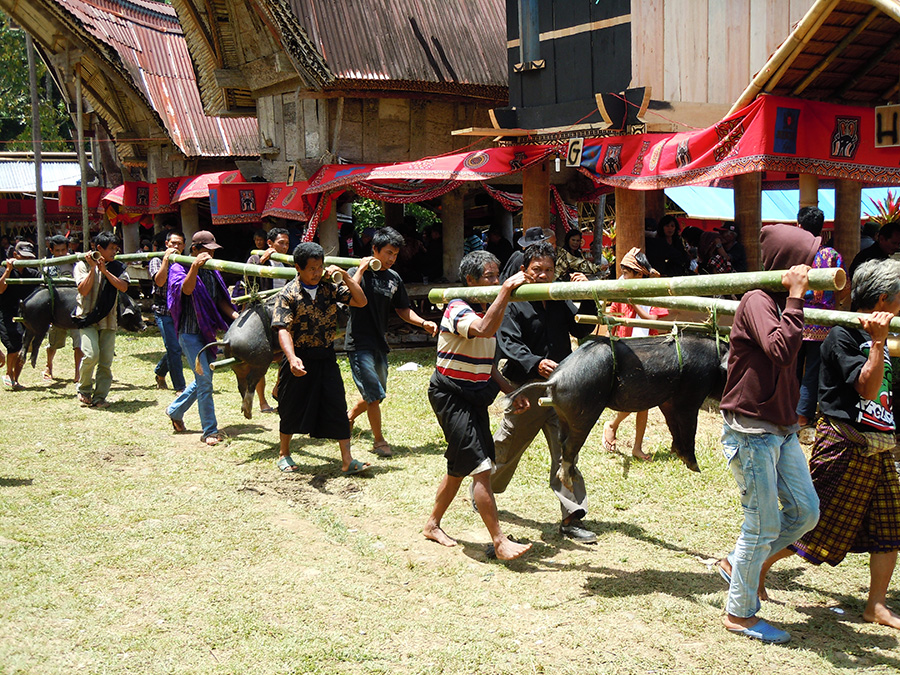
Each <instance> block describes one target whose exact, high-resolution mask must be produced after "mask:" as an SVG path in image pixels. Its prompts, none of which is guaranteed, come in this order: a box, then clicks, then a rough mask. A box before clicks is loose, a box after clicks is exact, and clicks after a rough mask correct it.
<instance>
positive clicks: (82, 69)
mask: <svg viewBox="0 0 900 675" xmlns="http://www.w3.org/2000/svg"><path fill="white" fill-rule="evenodd" d="M0 9H3V11H5V12H6V13H7V14H9V16H10V17H11V18H12V19H13V20H15V21H16V22H17V23H18V24H19V25H21V26H22V27H23V28H24V29H25V30H26V31H28V33H29V34H31V35H32V36H33V38H34V41H35V43H36V45H37V46H38V49H39V51H40V53H41V56H42V58H43V59H44V61H45V62H46V63H47V65H48V67H49V68H50V69H51V71H52V72H53V75H54V78H55V80H56V82H57V84H58V85H59V87H60V89H61V91H62V92H63V96H64V97H65V98H66V100H67V101H68V102H69V105H70V110H72V111H74V110H75V109H76V108H78V107H83V108H84V110H85V114H84V116H83V121H82V125H83V129H84V132H85V135H86V136H87V137H89V138H92V139H94V140H95V141H96V142H95V143H94V144H93V147H94V148H95V150H96V151H95V153H94V157H95V158H99V159H100V161H99V162H95V164H96V165H97V168H98V170H99V172H100V173H101V174H102V184H106V185H111V186H114V185H118V184H120V183H122V181H123V180H128V181H137V182H138V184H139V187H140V184H141V183H143V185H145V186H146V187H147V190H146V192H145V191H143V190H134V192H133V193H134V203H133V204H125V206H127V207H128V208H129V209H131V210H132V212H135V213H141V212H143V213H151V212H153V211H154V210H156V211H160V210H179V209H180V210H181V215H182V219H183V225H184V227H185V229H187V230H190V229H192V228H194V229H196V227H197V209H196V201H192V200H186V201H183V202H173V201H172V199H171V195H169V194H167V192H168V183H172V182H173V181H171V180H169V181H166V179H167V178H169V177H180V176H185V175H192V174H198V173H205V172H208V171H214V170H221V169H226V168H227V169H233V168H234V161H235V159H237V158H252V157H256V156H258V143H257V135H258V133H257V124H256V120H255V119H253V118H250V117H247V118H235V119H219V118H215V117H210V116H207V115H205V114H204V112H203V108H202V105H201V102H200V95H199V91H198V88H197V83H196V80H195V77H194V72H193V68H192V65H191V61H190V57H189V55H188V51H187V46H186V44H185V40H184V35H183V33H182V29H181V26H180V24H179V22H178V18H177V16H176V15H175V11H174V10H173V9H172V8H171V7H170V6H169V5H167V4H165V3H162V2H153V1H152V0H92V1H91V2H87V1H85V0H30V1H29V2H13V1H12V0H0ZM82 101H83V104H82ZM157 181H159V184H157ZM160 185H161V186H162V189H163V192H164V193H166V194H164V195H163V198H162V199H161V200H160V198H159V189H158V188H159V186H160ZM154 196H155V198H156V204H157V205H160V203H161V202H162V204H161V206H162V208H159V209H153V208H151V206H152V204H153V203H154ZM88 201H91V202H93V201H95V200H93V199H92V198H89V200H88ZM119 203H122V202H119ZM130 220H131V223H130V224H128V225H127V226H126V227H125V228H124V233H125V236H126V239H127V240H128V241H127V242H126V248H129V249H133V248H135V247H136V243H137V242H136V237H137V223H136V219H130Z"/></svg>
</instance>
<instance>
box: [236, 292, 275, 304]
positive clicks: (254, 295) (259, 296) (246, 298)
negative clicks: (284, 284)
mask: <svg viewBox="0 0 900 675" xmlns="http://www.w3.org/2000/svg"><path fill="white" fill-rule="evenodd" d="M280 292H281V289H280V288H270V289H269V290H267V291H259V292H258V293H248V294H247V295H239V296H237V297H236V298H232V299H231V301H232V302H233V303H234V304H236V305H242V304H244V303H245V302H250V301H251V300H253V299H254V298H256V299H260V300H261V299H263V298H268V297H269V296H271V295H276V294H277V293H280Z"/></svg>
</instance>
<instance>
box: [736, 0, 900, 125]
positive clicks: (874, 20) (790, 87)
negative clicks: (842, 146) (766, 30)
mask: <svg viewBox="0 0 900 675" xmlns="http://www.w3.org/2000/svg"><path fill="white" fill-rule="evenodd" d="M898 92H900V0H817V2H816V3H815V4H814V5H813V6H812V7H811V8H810V10H809V11H808V12H807V13H806V15H805V16H804V17H803V19H801V20H800V21H799V22H798V23H797V25H796V26H795V27H794V29H793V31H791V34H790V35H789V36H788V38H787V39H786V40H785V41H784V43H782V45H781V46H780V47H779V48H778V49H777V50H776V51H775V53H774V54H773V55H772V56H771V57H770V58H769V60H768V61H767V62H766V64H765V66H763V68H762V69H761V70H760V71H759V73H757V74H756V76H755V77H754V79H753V81H752V82H751V83H750V85H749V86H748V87H747V88H746V89H745V90H744V92H743V93H742V94H741V96H740V97H739V98H738V100H737V101H736V102H735V103H734V106H733V107H732V109H731V112H734V111H735V110H738V109H740V108H741V107H743V106H745V105H746V104H747V103H749V102H750V101H752V100H753V99H754V98H755V97H756V96H757V95H758V94H762V93H766V94H775V95H781V96H793V97H797V98H805V99H811V100H817V101H826V102H830V103H842V104H851V105H860V104H863V105H873V106H874V105H883V104H885V103H888V102H889V101H891V100H894V101H896V100H897V98H898Z"/></svg>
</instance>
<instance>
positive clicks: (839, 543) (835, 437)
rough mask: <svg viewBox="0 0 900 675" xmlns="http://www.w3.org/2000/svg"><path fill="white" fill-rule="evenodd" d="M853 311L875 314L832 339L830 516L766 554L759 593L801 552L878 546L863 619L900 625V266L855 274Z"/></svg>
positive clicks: (840, 554) (824, 489) (822, 483)
mask: <svg viewBox="0 0 900 675" xmlns="http://www.w3.org/2000/svg"><path fill="white" fill-rule="evenodd" d="M851 309H852V310H853V311H858V312H870V314H869V315H868V316H866V317H863V318H860V324H862V327H861V328H844V327H842V326H836V327H834V328H832V329H831V331H830V332H829V334H828V337H826V338H825V341H824V342H823V343H822V366H821V374H820V380H819V408H820V410H821V412H822V414H823V416H822V417H821V418H820V419H819V422H818V424H817V425H816V440H815V443H814V445H813V448H812V456H811V457H810V460H809V471H810V475H811V476H812V480H813V485H814V486H815V488H816V493H817V494H818V495H819V502H820V507H819V508H820V517H819V522H818V524H817V525H816V527H815V528H814V529H813V530H811V531H810V532H808V533H807V534H806V535H804V536H803V538H802V539H800V540H799V541H797V542H796V543H794V544H793V545H791V546H789V547H787V548H786V549H783V550H782V551H780V552H778V553H775V554H774V555H772V556H771V557H770V558H769V560H767V561H766V563H765V565H764V566H763V569H762V574H761V575H760V585H759V595H760V598H761V599H764V600H765V599H767V597H768V596H767V594H766V591H765V578H766V572H767V571H768V569H769V568H770V567H771V566H772V564H773V563H774V562H775V561H777V560H779V559H781V558H786V557H788V556H790V555H791V554H793V553H796V554H797V555H799V556H800V557H802V558H804V559H805V560H807V561H808V562H811V563H813V564H814V565H819V564H821V563H823V562H827V563H828V564H829V565H832V566H834V565H837V564H838V563H840V562H841V561H842V560H843V559H844V557H845V556H846V555H847V553H868V554H869V569H870V585H869V598H868V601H867V602H866V607H865V609H864V610H863V619H864V620H865V621H869V622H871V623H880V624H883V625H886V626H891V627H893V628H900V616H898V615H897V614H895V613H894V612H892V611H891V610H890V609H888V607H887V605H886V603H885V594H886V593H887V589H888V584H889V583H890V581H891V576H892V574H893V572H894V567H895V565H896V563H897V551H898V550H900V483H898V479H897V470H896V468H895V466H894V460H893V456H892V454H891V452H890V451H891V449H892V448H893V447H894V446H895V445H896V441H895V437H894V431H895V425H894V413H893V406H892V401H891V390H892V373H891V361H890V357H889V355H888V350H887V345H886V341H887V335H888V330H889V324H890V321H891V319H893V318H894V317H895V316H897V314H898V312H900V263H898V262H897V261H895V260H890V259H888V260H881V261H872V262H868V263H865V264H863V265H860V267H859V268H858V269H857V270H856V273H855V274H854V275H853V292H852V295H851Z"/></svg>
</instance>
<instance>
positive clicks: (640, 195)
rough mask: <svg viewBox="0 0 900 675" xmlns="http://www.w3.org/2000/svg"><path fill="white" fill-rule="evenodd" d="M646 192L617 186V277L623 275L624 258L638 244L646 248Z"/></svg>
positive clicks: (639, 246)
mask: <svg viewBox="0 0 900 675" xmlns="http://www.w3.org/2000/svg"><path fill="white" fill-rule="evenodd" d="M645 213H646V212H645V210H644V192H643V191H642V190H626V189H625V188H616V277H619V276H621V275H622V258H623V257H624V256H625V254H626V253H628V251H630V250H631V249H632V248H634V247H635V246H637V247H638V248H639V249H641V250H642V251H643V250H644V244H645V241H644V214H645Z"/></svg>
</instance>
